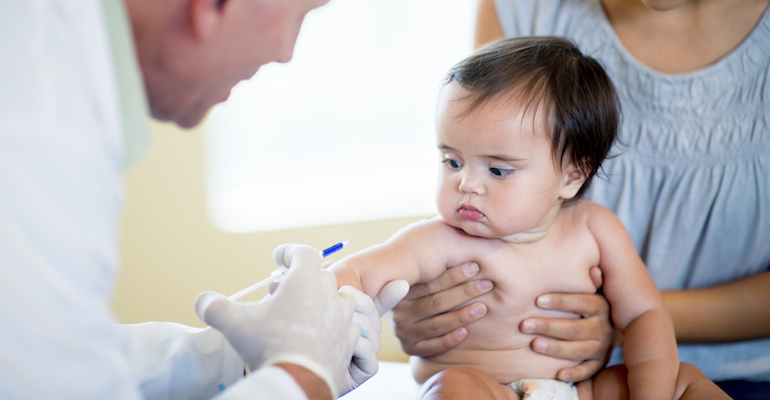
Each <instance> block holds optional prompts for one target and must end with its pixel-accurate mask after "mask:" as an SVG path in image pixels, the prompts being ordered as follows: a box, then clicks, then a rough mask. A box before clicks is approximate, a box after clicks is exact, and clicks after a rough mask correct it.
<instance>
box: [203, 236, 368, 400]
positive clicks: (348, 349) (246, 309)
mask: <svg viewBox="0 0 770 400" xmlns="http://www.w3.org/2000/svg"><path fill="white" fill-rule="evenodd" d="M273 257H274V258H275V260H276V262H277V263H278V265H285V266H288V267H289V271H288V272H287V274H286V276H285V277H284V279H283V281H282V282H281V284H280V285H279V287H278V288H277V289H276V290H275V292H274V293H273V295H272V296H268V297H266V298H265V299H263V300H261V301H258V302H247V303H238V302H232V301H229V300H227V299H226V298H225V297H224V296H222V295H220V294H218V293H212V292H204V293H201V294H200V295H198V298H197V299H196V301H195V311H196V313H197V314H198V316H199V317H200V318H201V320H203V321H204V322H205V323H207V324H209V325H211V327H213V328H214V329H217V330H218V331H220V332H222V334H223V335H224V336H225V337H226V338H227V340H228V341H229V342H230V344H231V345H232V346H233V348H234V349H235V350H236V351H237V352H238V354H239V355H240V356H241V358H242V359H243V360H244V361H245V362H246V363H247V364H248V366H249V367H250V368H251V369H252V370H256V369H258V368H261V367H263V366H268V365H273V364H277V363H289V364H296V365H300V366H302V367H304V368H307V369H308V370H310V371H312V372H313V373H315V374H316V375H317V376H318V377H319V378H321V379H323V380H324V381H325V382H326V384H327V385H328V386H329V390H330V391H331V394H332V396H333V398H336V397H338V396H339V395H341V394H342V393H344V392H346V391H347V390H349V389H350V388H351V386H353V383H352V382H353V381H354V378H352V377H351V376H352V375H354V374H355V375H356V376H357V377H358V379H361V378H360V375H361V373H359V370H360V371H365V372H364V373H363V374H364V375H366V374H368V375H371V374H373V373H374V372H372V371H376V370H377V359H376V356H374V354H375V349H374V345H373V344H372V342H371V341H369V340H361V339H362V338H361V334H360V332H361V331H360V330H359V327H358V325H361V326H364V329H367V330H373V331H377V328H376V327H372V323H371V321H369V324H368V325H367V322H366V321H365V320H364V319H360V320H359V321H358V323H354V322H353V315H354V309H355V308H356V298H355V297H354V296H351V295H350V294H347V293H338V292H337V280H336V279H335V277H334V275H333V274H332V273H331V272H328V271H326V270H323V269H321V268H320V265H321V258H320V256H319V255H318V251H317V250H315V249H313V248H311V247H309V246H301V245H282V246H279V247H278V248H276V250H275V251H274V253H273ZM365 319H366V320H368V319H369V318H365ZM367 334H368V333H367ZM372 336H377V335H376V334H372ZM378 340H379V339H378ZM377 344H379V341H378V342H377ZM351 360H353V362H352V363H351ZM351 370H353V372H351Z"/></svg>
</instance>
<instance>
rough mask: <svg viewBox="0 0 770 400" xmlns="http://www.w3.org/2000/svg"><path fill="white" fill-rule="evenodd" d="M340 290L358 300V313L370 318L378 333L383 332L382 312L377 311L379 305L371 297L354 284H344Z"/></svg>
mask: <svg viewBox="0 0 770 400" xmlns="http://www.w3.org/2000/svg"><path fill="white" fill-rule="evenodd" d="M339 291H340V292H341V293H348V294H350V295H351V296H353V298H354V299H355V300H356V314H361V315H362V316H363V317H365V318H367V319H369V320H370V321H371V323H372V325H373V327H374V329H375V330H376V332H377V333H378V334H379V333H381V332H382V321H380V314H379V313H378V312H377V307H375V306H374V301H372V298H371V297H369V296H367V295H366V294H364V293H363V292H361V291H360V290H358V289H356V288H354V287H353V286H343V287H341V288H340V289H339Z"/></svg>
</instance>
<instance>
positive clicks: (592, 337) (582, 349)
mask: <svg viewBox="0 0 770 400" xmlns="http://www.w3.org/2000/svg"><path fill="white" fill-rule="evenodd" d="M590 274H591V280H592V281H593V282H594V285H595V286H596V287H597V288H599V287H601V285H602V273H601V270H600V269H599V268H597V267H593V268H591V270H590ZM535 303H536V304H537V306H538V307H540V308H542V309H546V310H559V311H566V312H572V313H575V314H578V315H580V317H581V318H579V319H556V318H528V319H525V320H524V321H522V322H521V325H519V329H520V330H521V331H522V332H524V333H529V334H536V335H542V336H544V337H537V338H535V339H534V340H532V350H534V351H535V352H537V353H540V354H545V355H547V356H551V357H556V358H562V359H566V360H575V361H583V362H582V363H581V364H578V365H577V366H575V367H571V368H564V369H562V370H560V371H559V373H558V374H557V377H558V378H559V379H561V380H563V381H566V382H580V381H583V380H586V379H588V378H590V377H592V376H593V375H594V374H596V373H597V372H599V371H600V370H601V369H602V368H604V365H605V364H606V363H607V360H608V359H609V356H610V351H611V350H612V346H613V336H614V332H615V329H614V328H613V326H612V323H611V321H610V306H609V303H608V302H607V299H606V298H604V296H602V295H600V294H575V293H573V294H566V293H550V294H544V295H542V296H539V297H538V298H537V299H536V300H535Z"/></svg>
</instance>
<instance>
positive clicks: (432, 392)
mask: <svg viewBox="0 0 770 400" xmlns="http://www.w3.org/2000/svg"><path fill="white" fill-rule="evenodd" d="M420 399H422V400H439V399H440V400H446V399H459V400H468V399H473V400H486V399H490V400H492V399H494V400H521V399H520V398H519V395H517V394H516V392H514V391H513V389H511V388H509V387H508V386H505V385H501V384H500V383H498V382H497V380H495V379H493V378H492V377H491V376H489V375H488V374H486V373H483V372H481V371H478V370H475V369H472V368H451V369H446V370H443V371H441V372H439V373H438V374H436V375H433V376H432V377H430V379H428V380H427V381H425V384H423V385H422V389H421V390H420Z"/></svg>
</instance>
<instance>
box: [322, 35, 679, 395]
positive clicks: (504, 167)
mask: <svg viewBox="0 0 770 400" xmlns="http://www.w3.org/2000/svg"><path fill="white" fill-rule="evenodd" d="M618 119H619V106H618V103H617V98H616V95H615V91H614V88H613V86H612V83H611V82H610V79H609V78H608V77H607V75H606V74H605V72H604V70H603V69H602V67H601V66H600V65H599V64H598V62H596V61H595V60H594V59H592V58H589V57H585V56H583V55H582V54H581V53H580V51H579V50H578V49H577V48H576V47H575V46H574V45H573V44H571V43H569V42H567V41H565V40H562V39H558V38H517V39H509V40H505V41H500V42H497V43H494V44H492V45H490V46H487V47H485V48H483V49H481V50H479V51H477V52H476V53H474V54H473V55H471V56H470V57H469V58H467V59H466V60H464V61H462V62H460V63H459V64H458V65H456V66H455V67H454V68H452V69H451V70H450V72H449V74H448V75H447V78H446V80H445V83H444V86H443V87H442V90H441V93H440V96H439V102H438V107H437V115H436V143H437V146H438V150H439V152H440V159H441V172H440V173H439V179H438V188H437V190H436V201H437V204H438V210H439V213H440V216H438V217H435V218H432V219H428V220H424V221H421V222H417V223H414V224H412V225H409V226H407V227H405V228H403V229H402V230H401V231H399V232H398V233H397V234H396V235H394V236H393V237H392V238H390V239H389V240H388V241H387V242H386V243H383V244H381V245H378V246H375V247H372V248H369V249H367V250H364V251H362V252H359V253H356V254H354V255H352V256H349V257H347V258H345V259H343V260H341V261H339V262H337V263H335V264H334V265H332V266H331V267H330V268H331V270H332V271H333V272H334V274H335V275H336V276H337V280H338V284H339V286H343V285H351V286H354V287H356V288H358V289H360V290H362V291H363V292H364V293H366V294H368V295H370V296H375V295H376V294H377V293H378V292H379V291H380V288H382V287H383V285H385V284H386V283H388V282H390V281H393V280H395V279H406V280H407V281H408V282H409V284H410V285H414V284H418V283H422V282H428V281H431V280H433V279H434V278H436V277H437V276H439V275H440V274H441V273H442V272H443V271H444V270H445V269H446V268H448V267H451V266H455V265H459V264H463V263H465V262H469V261H475V262H477V263H478V265H479V268H480V272H479V277H480V278H481V279H488V280H491V281H492V282H493V283H494V289H493V290H492V291H491V292H490V293H488V294H485V295H484V296H483V297H482V298H481V299H480V300H482V301H484V302H485V303H486V304H487V306H488V310H489V311H488V314H487V316H486V317H484V318H482V319H481V320H479V321H477V322H474V323H472V324H470V325H468V337H467V338H466V339H465V340H463V341H462V342H460V344H459V345H457V346H456V347H454V348H452V349H450V350H449V351H447V352H445V353H442V354H439V355H437V356H434V357H428V358H420V357H412V359H411V361H410V363H411V365H412V372H413V375H414V377H415V379H416V380H417V381H418V382H420V383H422V382H425V381H426V380H428V379H429V378H430V384H429V385H425V387H424V388H423V391H424V392H425V393H424V394H425V396H426V397H430V398H468V397H467V396H468V395H467V393H470V394H472V395H473V398H474V400H477V399H481V398H495V399H509V398H513V399H517V398H519V396H525V395H526V396H528V397H527V398H529V399H536V398H540V397H537V396H538V395H542V394H543V393H544V391H551V392H555V394H554V393H551V394H550V395H549V397H548V398H569V399H573V398H575V399H576V398H577V390H576V389H575V387H573V386H571V385H569V384H567V383H563V382H560V381H545V379H548V380H550V379H554V378H555V377H556V373H557V371H559V370H560V369H561V368H564V367H567V366H570V365H575V364H577V363H578V362H574V361H568V360H562V359H557V358H551V357H547V356H544V355H541V354H538V353H535V352H534V351H532V350H531V348H530V343H531V341H532V336H531V335H526V334H523V333H521V332H520V331H519V324H520V323H521V321H522V320H524V319H525V318H531V317H559V318H575V316H574V315H572V314H566V313H561V312H553V311H548V310H543V309H539V308H537V307H536V306H535V298H536V297H537V296H539V295H542V294H545V293H554V292H563V293H594V292H595V291H596V287H595V286H594V284H593V283H592V280H591V278H590V274H589V269H590V268H591V267H593V266H598V267H599V268H600V269H601V271H602V274H603V277H604V284H603V292H604V295H605V296H606V297H607V300H608V301H609V302H610V304H611V310H612V320H613V322H614V324H615V326H616V327H617V328H618V329H620V330H621V331H623V332H624V334H625V347H624V356H625V366H626V367H627V369H628V376H627V385H628V386H627V388H628V390H630V394H631V396H632V397H634V398H655V399H664V398H665V399H672V398H674V397H675V384H676V379H677V373H678V368H679V360H678V353H677V347H676V341H675V337H674V329H673V325H672V323H671V320H670V319H669V316H668V313H667V311H666V306H665V304H664V302H663V299H662V297H661V295H660V293H659V291H658V289H657V288H656V286H655V283H654V282H653V280H652V278H651V277H650V275H649V274H648V272H647V269H646V268H645V266H644V264H643V262H642V260H641V259H640V258H639V256H638V254H637V252H636V249H635V248H634V244H633V243H632V241H631V239H630V237H629V236H628V234H627V233H626V231H625V229H624V228H623V225H622V224H621V223H620V221H619V220H618V219H617V218H616V217H615V215H614V214H612V212H610V211H609V210H607V209H606V208H604V207H602V206H599V205H597V204H594V203H590V202H588V201H578V199H579V198H580V196H581V195H582V194H583V193H584V192H585V190H586V189H587V188H588V185H589V183H590V182H591V179H592V178H593V177H594V175H595V174H596V172H597V171H598V169H599V166H600V164H601V162H602V161H603V160H604V158H605V157H606V156H607V153H608V151H609V149H610V147H611V146H612V143H613V141H614V140H615V135H616V130H617V125H618ZM431 377H432V378H431ZM599 377H601V374H600V375H599ZM619 381H623V379H622V377H621V378H620V379H617V378H612V379H599V378H595V380H594V383H593V391H594V393H597V392H603V393H607V391H613V390H616V389H617V388H614V387H607V386H623V387H625V384H626V382H619ZM536 388H540V389H539V390H535V389H536ZM624 390H625V389H624ZM677 392H678V393H681V391H680V390H677ZM464 393H466V394H464ZM538 393H539V394H538ZM550 396H557V397H550ZM558 396H561V397H558Z"/></svg>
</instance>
